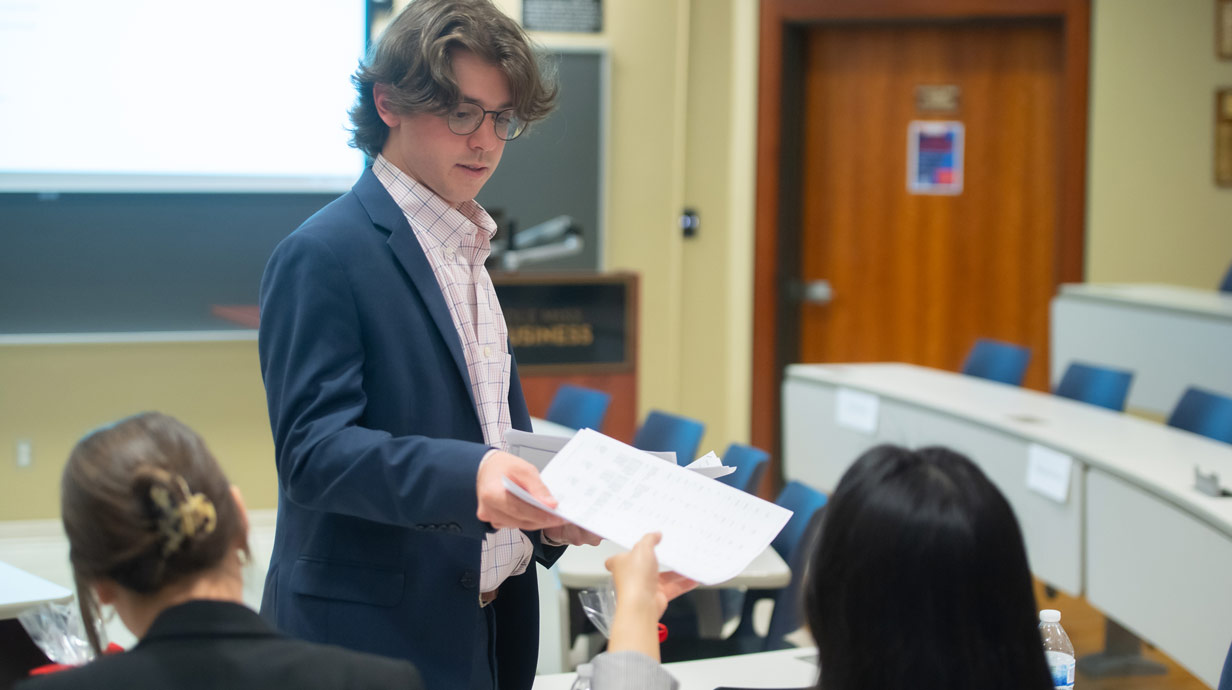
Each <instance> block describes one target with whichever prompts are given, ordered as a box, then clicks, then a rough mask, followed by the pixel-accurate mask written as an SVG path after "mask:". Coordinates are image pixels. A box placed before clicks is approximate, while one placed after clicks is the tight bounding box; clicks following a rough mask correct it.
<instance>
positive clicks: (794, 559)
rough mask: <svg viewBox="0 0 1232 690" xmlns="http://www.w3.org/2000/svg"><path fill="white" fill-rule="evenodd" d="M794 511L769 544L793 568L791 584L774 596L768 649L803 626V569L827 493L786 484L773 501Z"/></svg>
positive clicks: (767, 635)
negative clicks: (801, 599)
mask: <svg viewBox="0 0 1232 690" xmlns="http://www.w3.org/2000/svg"><path fill="white" fill-rule="evenodd" d="M774 502H775V503H777V504H778V505H781V506H783V507H784V508H787V509H789V510H791V511H793V513H792V516H791V519H790V520H788V521H787V525H786V526H785V527H783V531H781V532H779V534H778V536H777V537H775V538H774V541H772V542H770V545H771V546H773V547H774V550H775V551H778V552H779V555H780V556H782V557H783V560H784V561H786V562H787V565H788V566H790V567H791V584H789V585H788V586H786V587H784V588H783V589H781V590H779V591H778V593H777V594H776V595H775V597H774V611H773V612H772V613H771V614H770V629H769V630H768V631H766V645H767V648H772V647H777V646H778V645H780V644H782V640H783V637H784V636H786V635H788V634H790V633H791V632H792V631H794V630H796V629H797V628H799V627H800V625H801V601H800V598H801V595H802V591H803V582H804V571H805V569H806V568H805V566H806V565H807V563H808V556H809V554H808V552H809V547H810V546H811V545H812V542H814V541H815V539H814V538H813V535H814V534H815V532H816V529H817V526H818V524H819V522H820V520H821V508H822V506H824V505H825V504H826V495H825V494H823V493H821V492H820V491H818V490H816V489H814V488H812V487H810V486H808V485H806V484H801V483H800V482H797V481H791V482H788V483H787V486H784V487H783V490H782V491H780V492H779V496H778V498H777V499H775V501H774Z"/></svg>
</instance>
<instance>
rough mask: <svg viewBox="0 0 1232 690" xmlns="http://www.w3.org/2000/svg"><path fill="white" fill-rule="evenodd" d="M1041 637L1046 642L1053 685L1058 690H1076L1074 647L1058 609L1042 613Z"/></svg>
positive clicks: (1045, 652)
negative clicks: (1062, 625) (1063, 626)
mask: <svg viewBox="0 0 1232 690" xmlns="http://www.w3.org/2000/svg"><path fill="white" fill-rule="evenodd" d="M1039 617H1040V624H1039V628H1040V637H1041V638H1043V640H1044V656H1045V657H1046V658H1047V659H1048V670H1049V671H1050V672H1051V673H1052V684H1053V686H1054V687H1056V689H1057V690H1074V645H1073V644H1072V643H1070V641H1069V635H1066V634H1065V628H1062V627H1061V612H1060V611H1058V610H1056V609H1044V610H1043V611H1040V616H1039Z"/></svg>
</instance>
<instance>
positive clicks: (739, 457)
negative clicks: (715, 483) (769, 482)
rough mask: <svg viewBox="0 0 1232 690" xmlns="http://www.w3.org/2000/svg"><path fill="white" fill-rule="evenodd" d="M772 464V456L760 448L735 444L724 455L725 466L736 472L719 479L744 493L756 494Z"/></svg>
mask: <svg viewBox="0 0 1232 690" xmlns="http://www.w3.org/2000/svg"><path fill="white" fill-rule="evenodd" d="M769 462H770V454H769V453H767V452H766V451H764V450H762V449H760V448H754V447H753V446H746V445H743V444H740V443H733V444H731V445H730V446H728V447H727V452H726V453H724V454H723V464H724V465H727V466H729V467H735V468H736V471H735V472H732V473H731V474H729V475H727V476H726V477H719V481H721V482H723V483H724V484H726V485H728V486H730V487H732V488H735V489H740V490H741V491H744V492H745V493H750V494H751V493H754V492H756V491H757V486H758V485H759V484H761V477H762V475H763V474H765V473H766V465H768V464H769Z"/></svg>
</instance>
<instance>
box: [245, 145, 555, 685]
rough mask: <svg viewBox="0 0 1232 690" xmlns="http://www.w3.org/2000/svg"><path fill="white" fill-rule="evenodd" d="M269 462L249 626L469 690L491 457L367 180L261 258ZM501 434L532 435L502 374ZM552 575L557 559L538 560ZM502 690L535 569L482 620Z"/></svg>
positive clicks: (403, 247)
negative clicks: (268, 502) (384, 661)
mask: <svg viewBox="0 0 1232 690" xmlns="http://www.w3.org/2000/svg"><path fill="white" fill-rule="evenodd" d="M259 351H260V357H261V371H262V374H263V376H264V379H265V391H266V397H267V400H268V403H269V414H270V422H271V426H272V428H273V433H274V446H275V449H276V451H277V464H278V494H279V495H278V522H277V527H276V533H275V538H274V549H273V556H272V559H271V561H270V569H269V574H268V576H267V578H266V582H265V593H264V598H263V601H262V604H261V614H262V615H263V616H265V617H266V618H267V620H269V621H271V622H272V623H274V624H275V625H276V626H277V627H278V628H279V629H281V630H283V631H286V632H288V633H290V634H292V635H295V636H297V637H303V638H305V639H309V640H314V641H317V642H329V643H335V644H340V645H343V646H346V647H350V648H352V649H359V650H363V651H367V652H373V653H376V654H382V655H386V656H395V657H402V658H405V659H409V660H410V661H412V662H413V663H414V664H415V666H416V667H418V668H419V671H420V673H422V674H423V676H424V679H425V681H426V682H427V683H428V685H429V687H432V688H465V687H467V686H468V684H469V676H470V671H471V666H472V663H471V662H472V660H473V654H474V649H475V647H474V645H475V641H476V640H477V639H480V638H481V637H483V636H484V633H483V628H482V627H481V626H482V625H483V621H482V618H481V616H482V615H483V614H484V612H482V611H481V610H480V609H479V607H478V595H479V589H478V586H479V570H480V566H479V563H480V543H481V539H482V538H483V536H484V535H485V534H486V533H487V532H488V531H490V530H491V527H490V525H488V524H487V523H483V522H480V521H479V519H478V518H476V516H475V511H476V509H477V499H476V495H475V474H476V471H477V469H478V466H479V461H480V460H481V459H482V457H483V455H484V453H486V452H487V451H488V449H489V447H488V446H486V445H484V443H483V432H482V430H481V427H480V423H479V418H478V415H477V413H476V411H475V404H474V402H473V400H472V398H471V386H470V379H469V376H468V374H467V371H466V361H465V359H464V358H463V354H462V345H461V341H460V340H459V338H458V334H457V332H456V330H455V328H454V325H453V321H452V319H451V317H450V315H449V309H448V307H447V306H446V304H445V298H444V297H443V295H442V293H441V291H440V287H439V285H438V283H437V280H436V276H435V275H433V273H432V270H431V267H430V265H429V263H428V259H427V257H426V256H425V255H424V253H423V250H422V248H421V247H420V245H419V241H418V240H417V239H416V237H415V235H414V232H413V231H412V230H411V227H410V225H409V224H408V223H407V220H406V217H405V215H403V213H402V210H401V209H400V208H398V206H397V204H395V203H394V201H393V199H392V198H391V197H390V196H389V193H388V192H386V191H385V188H384V187H383V186H382V185H381V183H380V181H379V180H377V178H376V175H375V174H374V173H373V172H372V170H371V169H368V170H367V171H365V172H364V174H363V176H362V177H361V178H360V180H359V181H358V182H357V183H356V184H355V187H354V188H353V189H352V190H351V192H350V193H348V194H346V195H344V196H342V197H340V198H339V199H337V200H335V201H334V202H332V203H330V204H329V205H328V206H326V207H325V208H323V209H321V210H320V211H319V212H317V213H316V214H315V215H313V216H312V217H311V218H309V219H308V220H307V221H305V222H304V224H303V225H301V226H300V227H299V229H297V230H296V231H295V232H293V233H291V234H290V235H289V236H287V237H286V238H285V239H284V240H283V241H282V242H281V243H280V244H279V245H278V247H277V248H276V249H275V250H274V253H273V256H272V257H271V258H270V260H269V263H268V265H267V266H266V269H265V275H264V277H263V278H262V281H261V325H260V337H259ZM509 409H510V414H511V416H512V421H513V426H514V427H515V428H518V429H523V430H526V429H529V428H530V417H529V415H528V413H527V410H526V402H525V400H524V398H523V396H522V386H521V383H520V382H519V380H518V375H517V368H516V364H515V365H514V367H513V374H512V381H511V383H510V386H509ZM530 538H531V542H532V544H535V549H536V557H537V558H538V559H539V560H540V561H541V562H543V563H544V564H545V565H550V564H551V563H552V562H553V561H554V560H555V558H556V557H558V556H559V554H560V553H561V551H562V549H551V548H544V547H542V546H540V540H539V534H538V533H537V532H536V533H532V534H530ZM492 606H493V607H494V612H495V616H496V621H497V628H498V630H499V631H500V633H499V634H497V636H496V640H497V643H496V644H497V667H498V669H499V680H500V687H501V688H502V690H518V689H520V688H529V687H530V686H531V684H532V683H533V680H534V672H535V663H536V660H537V656H538V618H539V604H538V589H537V587H536V584H535V570H534V568H533V567H531V568H529V569H528V570H527V572H526V573H525V574H524V575H521V576H518V577H513V578H509V579H508V580H506V581H505V583H504V584H503V585H502V586H501V589H500V595H499V596H498V598H497V599H496V601H495V602H494V603H493V604H492Z"/></svg>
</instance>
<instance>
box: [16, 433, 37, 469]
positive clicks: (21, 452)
mask: <svg viewBox="0 0 1232 690" xmlns="http://www.w3.org/2000/svg"><path fill="white" fill-rule="evenodd" d="M32 462H34V446H33V444H31V443H30V439H28V438H23V439H18V441H17V466H18V467H29V466H30V464H31V463H32Z"/></svg>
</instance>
